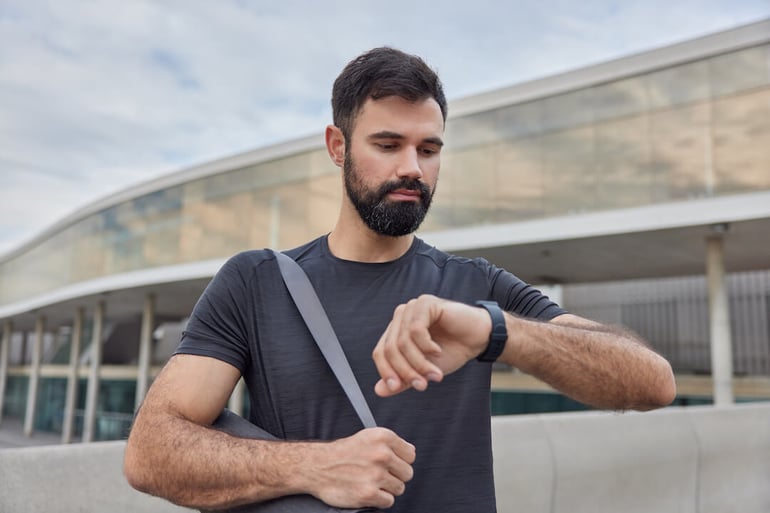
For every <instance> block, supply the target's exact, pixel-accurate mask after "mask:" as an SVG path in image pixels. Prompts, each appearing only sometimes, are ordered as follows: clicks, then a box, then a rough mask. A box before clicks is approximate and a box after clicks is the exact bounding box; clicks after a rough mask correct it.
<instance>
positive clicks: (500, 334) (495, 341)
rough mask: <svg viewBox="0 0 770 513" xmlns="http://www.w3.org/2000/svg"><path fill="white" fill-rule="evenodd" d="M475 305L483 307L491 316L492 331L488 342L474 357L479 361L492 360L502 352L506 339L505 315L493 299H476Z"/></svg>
mask: <svg viewBox="0 0 770 513" xmlns="http://www.w3.org/2000/svg"><path fill="white" fill-rule="evenodd" d="M475 305H476V306H480V307H482V308H484V309H485V310H486V311H487V312H489V316H490V317H491V318H492V332H491V333H490V334H489V344H488V345H487V348H486V349H485V350H484V352H483V353H481V354H480V355H479V356H477V357H476V359H477V360H478V361H480V362H494V361H495V360H497V359H498V358H499V357H500V355H501V354H503V349H505V343H506V341H507V340H508V330H507V329H506V327H505V316H503V311H502V310H501V309H500V307H499V306H498V304H497V303H495V302H494V301H476V303H475Z"/></svg>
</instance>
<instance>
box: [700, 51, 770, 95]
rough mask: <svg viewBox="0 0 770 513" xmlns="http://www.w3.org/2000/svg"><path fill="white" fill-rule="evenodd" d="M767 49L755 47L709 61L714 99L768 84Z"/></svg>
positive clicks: (769, 77) (769, 74) (769, 80)
mask: <svg viewBox="0 0 770 513" xmlns="http://www.w3.org/2000/svg"><path fill="white" fill-rule="evenodd" d="M768 48H770V45H765V46H756V47H753V48H747V49H745V50H741V51H738V52H732V53H728V54H725V55H718V56H716V57H712V58H711V59H709V70H710V73H711V90H712V95H713V96H714V97H717V96H722V95H726V94H732V93H737V92H740V91H746V90H749V89H752V88H755V87H760V86H763V85H767V84H768V83H770V72H769V71H768V66H770V64H769V63H768Z"/></svg>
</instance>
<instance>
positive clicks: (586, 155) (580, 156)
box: [543, 126, 596, 215]
mask: <svg viewBox="0 0 770 513" xmlns="http://www.w3.org/2000/svg"><path fill="white" fill-rule="evenodd" d="M543 165H544V169H543V172H544V173H543V176H544V185H545V195H544V204H543V207H544V209H545V212H546V214H547V215H563V214H574V213H580V212H586V211H590V210H593V209H594V205H595V204H596V197H595V192H596V187H595V176H594V174H595V172H594V169H595V162H594V128H593V127H592V126H588V127H583V128H575V129H572V130H564V131H562V132H556V133H553V134H547V135H545V136H544V137H543Z"/></svg>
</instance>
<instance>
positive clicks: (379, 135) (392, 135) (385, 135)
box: [367, 130, 444, 147]
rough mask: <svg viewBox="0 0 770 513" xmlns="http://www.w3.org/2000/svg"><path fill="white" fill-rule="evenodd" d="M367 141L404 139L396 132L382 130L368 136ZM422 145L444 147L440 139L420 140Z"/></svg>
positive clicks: (428, 138)
mask: <svg viewBox="0 0 770 513" xmlns="http://www.w3.org/2000/svg"><path fill="white" fill-rule="evenodd" d="M367 139H369V140H370V141H371V140H377V139H405V137H404V136H403V135H402V134H399V133H398V132H390V131H388V130H382V131H380V132H375V133H373V134H370V135H369V136H368V137H367ZM422 142H424V143H428V144H435V145H436V146H439V147H441V146H444V141H442V140H441V138H440V137H426V138H425V139H423V140H422Z"/></svg>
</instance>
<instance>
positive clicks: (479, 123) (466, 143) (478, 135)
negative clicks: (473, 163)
mask: <svg viewBox="0 0 770 513" xmlns="http://www.w3.org/2000/svg"><path fill="white" fill-rule="evenodd" d="M496 117H497V112H496V111H488V112H480V113H478V114H472V115H468V116H462V117H458V118H452V119H450V120H449V121H447V124H446V132H445V133H444V139H445V143H446V145H447V146H448V147H451V148H452V149H454V150H459V149H462V148H468V147H470V146H477V145H479V144H486V143H488V142H490V141H494V140H496V139H497V138H498V136H497V133H496V132H497V129H496Z"/></svg>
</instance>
